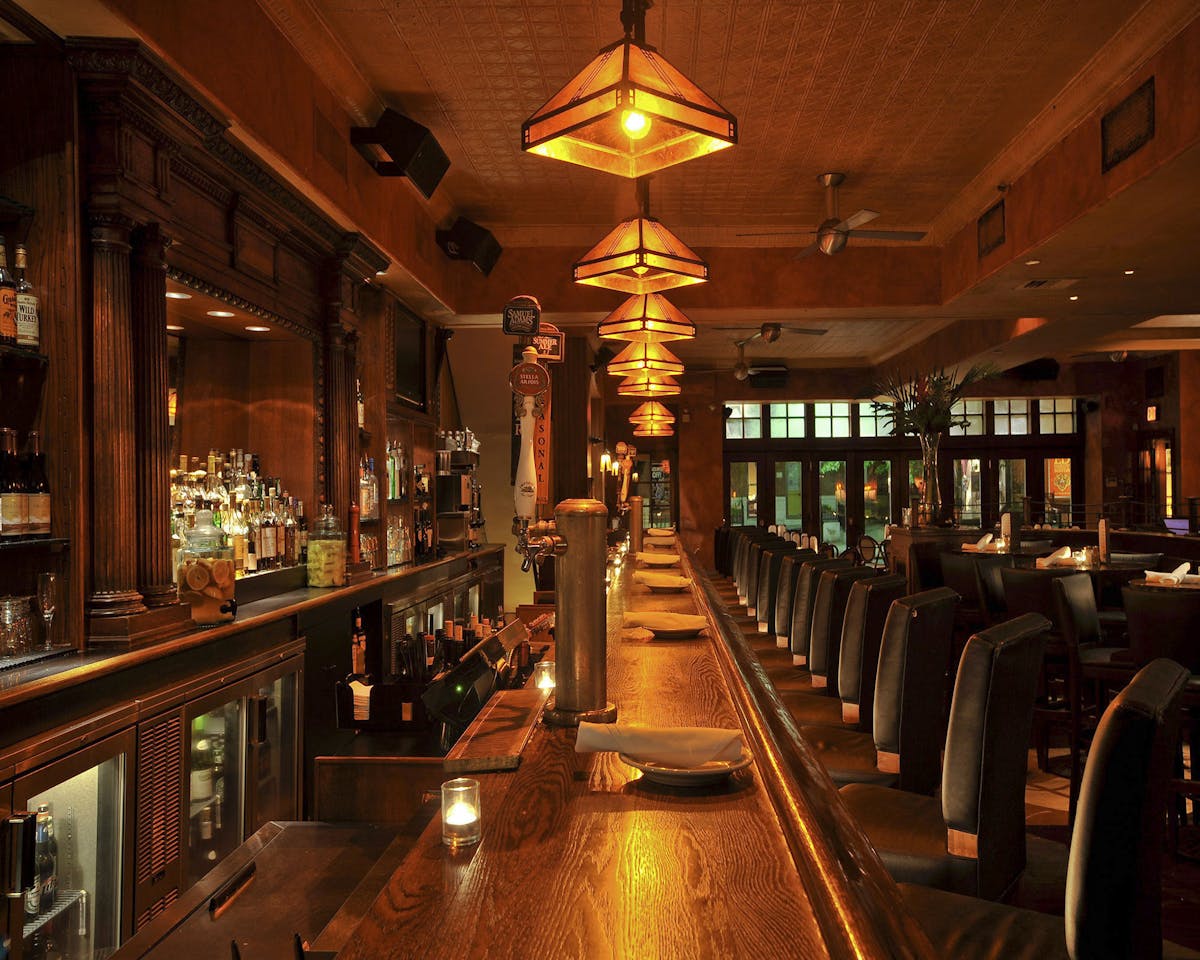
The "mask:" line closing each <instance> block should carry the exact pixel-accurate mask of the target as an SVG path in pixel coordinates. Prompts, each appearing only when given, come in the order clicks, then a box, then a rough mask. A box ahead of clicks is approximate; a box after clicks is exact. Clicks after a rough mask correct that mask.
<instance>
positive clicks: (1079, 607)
mask: <svg viewBox="0 0 1200 960" xmlns="http://www.w3.org/2000/svg"><path fill="white" fill-rule="evenodd" d="M1051 585H1052V586H1053V588H1054V599H1055V603H1056V610H1055V622H1056V623H1057V624H1058V628H1059V630H1060V631H1061V632H1062V636H1063V639H1064V640H1066V642H1067V646H1068V647H1071V648H1076V649H1078V647H1079V645H1080V644H1081V643H1082V644H1088V643H1099V642H1100V641H1101V639H1102V638H1103V635H1102V634H1101V632H1100V614H1099V613H1098V612H1097V611H1096V594H1095V592H1094V591H1093V590H1092V578H1091V577H1089V576H1088V575H1087V574H1086V573H1073V574H1071V575H1070V576H1069V577H1056V578H1055V579H1054V580H1052V581H1051Z"/></svg>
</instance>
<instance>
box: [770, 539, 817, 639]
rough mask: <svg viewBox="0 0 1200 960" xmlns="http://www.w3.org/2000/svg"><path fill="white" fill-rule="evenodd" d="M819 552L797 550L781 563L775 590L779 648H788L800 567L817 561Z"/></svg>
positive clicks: (785, 556)
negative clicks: (809, 561)
mask: <svg viewBox="0 0 1200 960" xmlns="http://www.w3.org/2000/svg"><path fill="white" fill-rule="evenodd" d="M816 556H817V552H816V551H815V550H809V549H805V548H797V549H796V550H792V551H791V552H789V553H785V554H784V555H783V559H782V560H781V561H780V563H779V580H778V582H777V584H776V589H775V626H774V631H775V643H776V645H777V646H780V647H786V646H788V633H789V632H790V631H791V629H792V597H793V596H794V594H795V592H796V578H797V577H798V576H800V566H801V564H803V563H804V562H805V561H806V560H814V559H816Z"/></svg>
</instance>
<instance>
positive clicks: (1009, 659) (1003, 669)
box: [841, 613, 1050, 900]
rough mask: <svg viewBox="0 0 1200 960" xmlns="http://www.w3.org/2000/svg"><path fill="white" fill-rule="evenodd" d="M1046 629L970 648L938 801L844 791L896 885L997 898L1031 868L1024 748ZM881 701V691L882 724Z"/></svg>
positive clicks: (866, 788) (992, 631)
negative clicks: (1027, 857) (1027, 865)
mask: <svg viewBox="0 0 1200 960" xmlns="http://www.w3.org/2000/svg"><path fill="white" fill-rule="evenodd" d="M1049 625H1050V623H1049V621H1048V620H1047V619H1046V618H1045V617H1041V616H1038V615H1037V614H1033V613H1030V614H1025V615H1024V616H1021V617H1017V618H1016V619H1015V620H1009V621H1007V622H1006V623H1001V624H997V625H996V626H994V627H990V628H989V629H987V630H984V631H981V632H980V633H977V634H975V635H974V636H973V637H971V639H970V640H968V641H967V646H966V649H965V650H963V656H962V661H961V662H960V663H959V667H958V676H957V677H956V679H955V682H954V699H953V701H952V703H951V708H950V723H949V726H948V728H947V731H946V752H945V756H944V758H943V760H942V789H941V799H940V800H939V799H938V798H935V797H926V796H921V795H919V794H915V793H906V792H904V791H900V790H889V789H887V788H886V787H880V786H876V785H873V784H858V783H853V784H850V785H849V786H845V787H842V789H841V795H842V799H843V800H844V801H845V802H846V806H847V807H849V809H850V813H851V814H853V816H854V817H855V818H857V820H858V822H859V825H860V826H861V827H862V829H863V831H864V832H865V833H866V835H867V836H868V838H870V840H871V843H872V844H873V845H874V847H875V849H876V850H877V851H878V853H879V855H880V857H881V858H882V859H883V862H884V865H885V866H886V867H887V868H888V871H889V872H890V873H891V874H892V876H893V877H895V878H896V879H897V880H899V881H907V882H910V883H920V884H923V885H925V886H931V887H940V888H941V889H943V890H950V891H953V892H955V893H967V894H970V895H971V896H979V897H985V898H986V899H989V900H996V899H999V898H1000V897H1002V896H1003V895H1004V894H1005V893H1006V892H1007V891H1008V889H1009V888H1010V887H1011V886H1012V885H1013V883H1015V882H1016V879H1017V877H1018V876H1020V874H1021V871H1022V870H1023V869H1024V868H1025V767H1026V744H1028V743H1029V729H1030V726H1031V724H1032V721H1033V695H1034V690H1035V687H1036V684H1037V675H1038V670H1039V668H1040V667H1041V662H1042V637H1043V634H1044V633H1045V632H1046V630H1047V629H1049ZM878 697H879V688H878V686H876V710H875V715H876V719H877V720H878V717H879V699H878Z"/></svg>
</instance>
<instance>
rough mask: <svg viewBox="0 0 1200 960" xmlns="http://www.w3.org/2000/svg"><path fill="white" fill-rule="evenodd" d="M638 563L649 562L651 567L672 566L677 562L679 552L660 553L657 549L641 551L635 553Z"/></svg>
mask: <svg viewBox="0 0 1200 960" xmlns="http://www.w3.org/2000/svg"><path fill="white" fill-rule="evenodd" d="M637 558H638V561H639V562H640V563H645V564H649V565H650V566H653V567H673V566H674V565H675V564H677V563H678V562H679V554H677V553H661V552H659V551H657V550H655V551H653V552H641V553H639V554H638V555H637Z"/></svg>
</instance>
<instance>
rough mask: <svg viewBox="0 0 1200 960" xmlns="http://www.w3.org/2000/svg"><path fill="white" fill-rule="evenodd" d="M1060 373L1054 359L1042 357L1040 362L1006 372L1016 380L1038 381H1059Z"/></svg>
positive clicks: (1031, 362) (1026, 364) (1025, 364)
mask: <svg viewBox="0 0 1200 960" xmlns="http://www.w3.org/2000/svg"><path fill="white" fill-rule="evenodd" d="M1058 371H1059V366H1058V361H1057V360H1055V359H1054V358H1053V357H1041V358H1040V359H1038V360H1030V361H1029V362H1028V363H1022V364H1021V365H1020V366H1018V367H1013V368H1012V369H1011V370H1008V371H1006V372H1007V374H1008V376H1010V377H1012V378H1013V379H1014V380H1025V381H1037V380H1057V379H1058Z"/></svg>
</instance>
